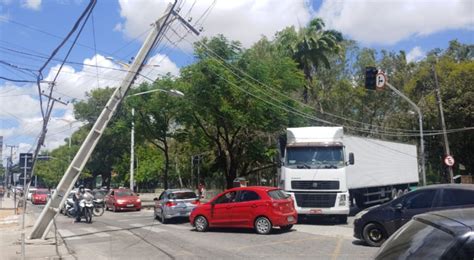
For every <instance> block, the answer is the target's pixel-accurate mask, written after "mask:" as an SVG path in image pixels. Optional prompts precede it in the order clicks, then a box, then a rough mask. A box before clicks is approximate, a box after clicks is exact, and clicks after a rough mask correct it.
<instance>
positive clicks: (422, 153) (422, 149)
mask: <svg viewBox="0 0 474 260" xmlns="http://www.w3.org/2000/svg"><path fill="white" fill-rule="evenodd" d="M385 86H388V87H389V88H390V89H391V90H392V91H393V92H395V93H396V94H397V95H399V96H400V97H402V98H403V99H405V100H406V101H407V102H408V103H409V104H410V105H411V106H413V108H414V109H415V111H416V113H418V123H419V124H420V157H421V176H422V179H423V186H426V171H425V143H424V139H423V114H422V113H421V109H420V108H419V107H418V106H417V105H416V104H415V103H414V102H413V101H411V100H410V99H409V98H408V97H407V96H405V95H404V94H403V93H402V92H401V91H400V90H398V89H397V88H395V87H394V86H392V85H391V84H390V83H388V82H386V83H385Z"/></svg>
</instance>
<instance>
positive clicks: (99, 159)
mask: <svg viewBox="0 0 474 260" xmlns="http://www.w3.org/2000/svg"><path fill="white" fill-rule="evenodd" d="M113 91H114V89H112V88H105V89H95V90H93V91H91V92H90V93H88V94H87V97H88V99H87V100H85V101H81V102H78V103H76V104H74V116H75V117H76V119H77V120H80V121H84V122H86V125H84V126H83V127H81V129H80V130H79V131H78V135H79V138H78V139H79V140H78V141H80V143H82V141H83V140H85V138H86V136H87V134H88V133H89V131H90V129H91V128H92V125H93V124H94V123H95V121H96V120H97V118H98V117H99V115H100V113H101V111H102V110H103V108H104V107H105V104H106V103H107V101H108V100H109V98H110V96H111V95H112V92H113ZM73 141H74V139H73ZM129 144H130V112H129V111H127V110H125V109H123V106H122V107H121V108H120V109H119V110H118V111H117V113H116V114H115V115H114V116H113V118H112V120H111V121H110V123H109V125H108V126H107V128H106V129H105V131H104V133H103V134H102V137H101V139H100V140H99V142H98V143H97V146H96V148H95V149H94V152H93V153H92V155H91V157H90V159H89V161H88V162H87V164H86V169H87V171H89V172H91V173H92V178H90V179H88V180H87V181H86V182H87V183H88V184H89V185H92V181H93V178H95V177H96V176H98V175H101V176H102V180H103V182H104V184H105V185H106V186H109V185H110V181H111V177H112V172H114V166H115V165H117V164H119V163H120V162H121V161H122V160H124V156H126V155H127V154H128V153H129V149H130V145H129ZM118 174H119V175H120V176H123V175H124V173H118Z"/></svg>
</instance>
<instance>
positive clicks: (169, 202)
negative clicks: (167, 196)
mask: <svg viewBox="0 0 474 260" xmlns="http://www.w3.org/2000/svg"><path fill="white" fill-rule="evenodd" d="M165 205H166V206H167V207H174V206H176V205H178V204H176V202H171V201H168V202H166V204H165Z"/></svg>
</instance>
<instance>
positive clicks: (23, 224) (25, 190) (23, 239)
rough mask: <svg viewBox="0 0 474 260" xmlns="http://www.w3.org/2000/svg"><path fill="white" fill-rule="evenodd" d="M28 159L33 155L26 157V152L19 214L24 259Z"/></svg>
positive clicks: (23, 256) (22, 256)
mask: <svg viewBox="0 0 474 260" xmlns="http://www.w3.org/2000/svg"><path fill="white" fill-rule="evenodd" d="M28 159H33V156H32V157H30V158H28V154H27V153H25V154H24V160H25V164H24V165H23V167H24V169H23V212H22V214H21V258H22V259H25V215H26V212H25V211H26V201H27V197H28V190H27V189H26V179H27V177H28Z"/></svg>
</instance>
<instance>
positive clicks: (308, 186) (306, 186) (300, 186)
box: [291, 181, 339, 190]
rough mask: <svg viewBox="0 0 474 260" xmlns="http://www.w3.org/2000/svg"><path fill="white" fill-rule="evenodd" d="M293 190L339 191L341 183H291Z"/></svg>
mask: <svg viewBox="0 0 474 260" xmlns="http://www.w3.org/2000/svg"><path fill="white" fill-rule="evenodd" d="M291 189H293V190H338V189H339V181H291Z"/></svg>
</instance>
